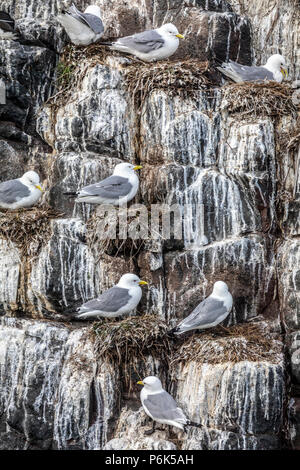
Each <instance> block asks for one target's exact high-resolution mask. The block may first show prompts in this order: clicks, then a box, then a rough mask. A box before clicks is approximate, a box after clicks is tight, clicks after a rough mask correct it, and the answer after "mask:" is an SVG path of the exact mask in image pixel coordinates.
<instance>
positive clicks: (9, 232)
mask: <svg viewBox="0 0 300 470" xmlns="http://www.w3.org/2000/svg"><path fill="white" fill-rule="evenodd" d="M62 215H63V214H60V213H58V212H57V211H55V210H53V209H51V208H50V207H34V208H30V209H20V210H14V211H9V210H7V211H6V210H3V209H0V238H3V239H4V240H6V241H7V242H8V243H14V244H15V245H16V246H17V247H18V248H19V249H20V250H21V253H22V254H23V255H28V256H30V257H32V256H34V255H36V254H37V253H38V252H39V250H40V249H41V247H42V245H43V244H44V243H45V240H47V239H48V238H49V237H50V234H51V229H50V223H49V222H50V220H51V219H55V218H58V217H61V216H62Z"/></svg>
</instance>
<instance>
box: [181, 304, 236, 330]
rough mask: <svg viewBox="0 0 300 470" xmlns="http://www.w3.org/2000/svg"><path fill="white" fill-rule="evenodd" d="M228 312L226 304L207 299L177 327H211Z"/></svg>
mask: <svg viewBox="0 0 300 470" xmlns="http://www.w3.org/2000/svg"><path fill="white" fill-rule="evenodd" d="M226 312H227V308H226V307H225V305H224V303H223V302H221V301H220V300H216V299H214V298H213V297H207V298H206V299H205V300H203V302H201V303H200V304H199V305H198V306H197V307H196V308H195V310H193V311H192V313H191V314H190V315H189V316H188V317H186V318H185V319H184V320H182V321H181V322H180V323H179V324H178V325H177V327H178V328H191V327H195V328H197V327H199V326H205V325H210V324H211V323H214V322H215V321H217V320H218V318H219V317H222V315H224V314H225V313H226Z"/></svg>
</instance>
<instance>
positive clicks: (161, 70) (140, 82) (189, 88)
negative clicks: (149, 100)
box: [47, 44, 211, 109]
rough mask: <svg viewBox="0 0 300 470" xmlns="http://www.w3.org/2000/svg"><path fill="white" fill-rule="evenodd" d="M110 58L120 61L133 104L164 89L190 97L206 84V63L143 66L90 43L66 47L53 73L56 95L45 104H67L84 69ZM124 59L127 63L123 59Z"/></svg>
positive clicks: (131, 57) (191, 61) (193, 62)
mask: <svg viewBox="0 0 300 470" xmlns="http://www.w3.org/2000/svg"><path fill="white" fill-rule="evenodd" d="M112 57H116V58H120V59H123V60H121V61H120V62H119V64H118V68H119V70H120V72H121V73H122V75H123V77H124V86H125V88H127V89H128V91H129V92H130V93H131V94H132V96H133V99H134V101H135V103H137V104H138V105H141V103H142V102H143V100H144V99H145V97H146V96H147V95H148V94H149V93H150V92H151V91H153V90H156V89H160V90H168V92H169V93H170V94H183V95H184V96H190V95H193V94H194V93H195V92H196V91H199V90H200V89H202V88H206V87H207V86H208V85H209V84H210V76H211V72H210V70H209V64H208V62H199V61H198V60H196V59H187V60H182V61H177V62H174V61H169V60H166V61H161V62H154V63H143V62H141V61H139V60H137V59H135V58H134V57H133V56H128V55H123V54H120V53H119V52H117V51H111V50H109V49H107V48H105V47H103V46H100V45H97V44H92V45H90V46H86V47H78V46H74V45H72V44H69V45H67V46H66V47H65V48H64V50H63V52H62V54H61V57H60V62H59V64H58V66H57V72H56V84H55V88H56V92H55V94H54V95H53V96H52V97H51V98H49V100H48V101H47V104H48V105H50V106H51V107H52V108H54V109H55V108H58V107H60V106H62V105H64V104H65V103H67V102H70V101H71V100H72V99H74V98H73V96H74V90H75V89H76V87H78V85H79V84H80V83H81V81H82V79H83V78H84V76H85V75H86V73H87V70H88V68H90V67H93V66H95V65H97V64H101V65H108V64H109V60H110V59H111V58H112ZM126 59H127V60H126Z"/></svg>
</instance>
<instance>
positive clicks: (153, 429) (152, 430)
mask: <svg viewBox="0 0 300 470" xmlns="http://www.w3.org/2000/svg"><path fill="white" fill-rule="evenodd" d="M154 431H155V421H152V429H148V431H145V432H144V435H145V436H151V434H153V433H154Z"/></svg>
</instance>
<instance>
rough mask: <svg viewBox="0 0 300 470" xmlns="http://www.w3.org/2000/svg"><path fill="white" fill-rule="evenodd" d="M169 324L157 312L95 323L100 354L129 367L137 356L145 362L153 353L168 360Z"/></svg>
mask: <svg viewBox="0 0 300 470" xmlns="http://www.w3.org/2000/svg"><path fill="white" fill-rule="evenodd" d="M167 330H168V326H167V325H166V324H165V323H164V322H163V321H162V320H160V319H159V318H158V317H157V316H155V315H143V316H133V317H128V318H125V319H124V320H120V321H112V320H106V319H104V320H102V321H100V322H97V323H94V325H93V327H92V334H93V335H94V337H95V352H96V354H97V357H99V358H101V359H103V358H104V359H105V360H106V361H107V362H109V363H111V361H114V362H116V363H117V364H119V365H121V364H122V366H123V368H124V369H126V370H128V369H129V368H130V367H131V366H132V365H133V364H134V363H135V361H136V359H137V358H138V359H140V360H144V361H145V362H146V359H147V356H149V355H151V356H152V357H153V358H157V359H158V360H160V361H162V362H166V360H167V357H168V355H169V353H170V344H169V339H168V336H167Z"/></svg>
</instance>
